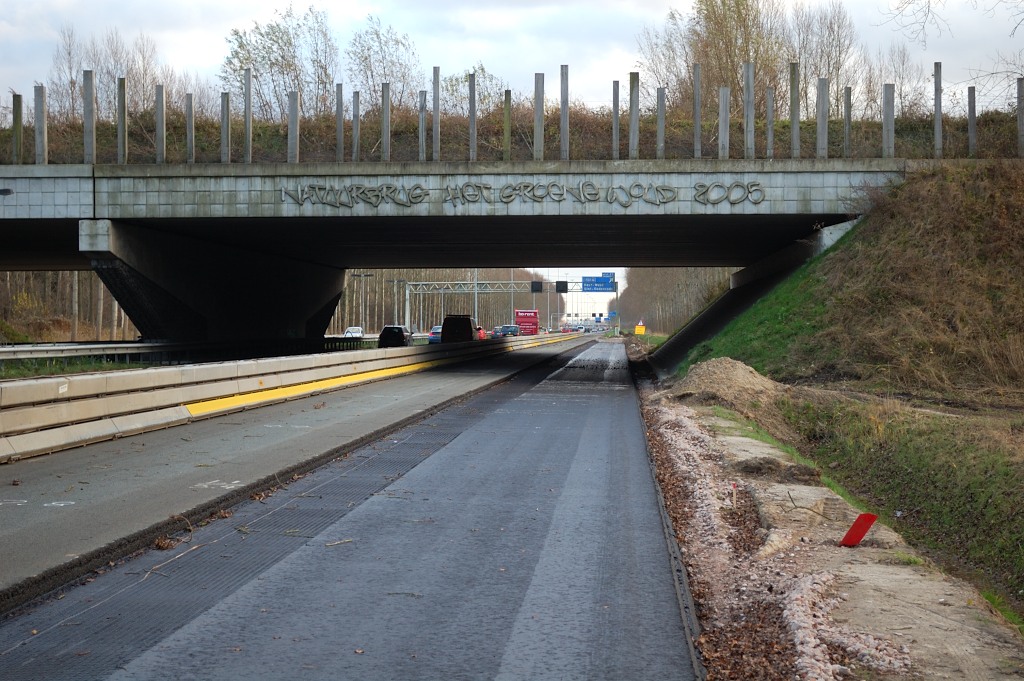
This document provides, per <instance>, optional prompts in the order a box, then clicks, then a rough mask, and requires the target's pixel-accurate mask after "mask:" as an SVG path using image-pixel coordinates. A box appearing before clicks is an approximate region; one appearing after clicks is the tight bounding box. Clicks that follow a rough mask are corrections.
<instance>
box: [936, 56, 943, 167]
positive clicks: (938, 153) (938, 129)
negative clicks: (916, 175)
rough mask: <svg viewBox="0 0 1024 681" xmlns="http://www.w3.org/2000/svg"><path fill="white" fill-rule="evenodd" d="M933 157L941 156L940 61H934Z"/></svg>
mask: <svg viewBox="0 0 1024 681" xmlns="http://www.w3.org/2000/svg"><path fill="white" fill-rule="evenodd" d="M935 158H942V62H940V61H937V62H935Z"/></svg>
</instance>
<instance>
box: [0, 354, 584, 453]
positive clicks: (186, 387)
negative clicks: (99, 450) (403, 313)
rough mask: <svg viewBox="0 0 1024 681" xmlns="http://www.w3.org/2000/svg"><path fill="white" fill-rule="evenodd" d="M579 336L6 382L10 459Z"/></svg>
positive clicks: (0, 422) (1, 406) (1, 442)
mask: <svg viewBox="0 0 1024 681" xmlns="http://www.w3.org/2000/svg"><path fill="white" fill-rule="evenodd" d="M571 338H576V334H572V335H568V334H566V335H563V334H558V335H550V336H520V337H517V338H512V337H510V338H504V339H494V340H487V341H483V342H480V341H472V342H469V343H448V344H435V345H417V346H412V347H403V348H385V349H380V350H354V351H347V352H332V353H320V354H315V355H302V356H295V357H274V358H265V359H256V360H244V361H239V362H215V363H209V364H193V365H185V366H180V367H158V368H153V369H127V370H123V371H110V372H102V373H93V374H70V375H67V376H49V377H44V378H37V379H19V380H13V381H0V463H10V462H13V461H17V460H19V459H23V458H29V457H32V456H39V455H42V454H49V453H52V452H56V451H60V450H63V449H70V448H72V447H78V446H81V445H85V444H90V443H93V442H99V441H102V440H111V439H115V438H118V437H125V436H129V435H136V434H138V433H142V432H146V431H149V430H157V429H160V428H167V427H170V426H175V425H181V424H183V423H188V422H190V421H193V420H196V419H199V418H208V417H212V416H218V415H221V414H225V413H230V412H232V411H239V410H242V409H249V408H253V407H258V406H263V405H266V404H272V403H276V402H282V401H285V400H289V399H296V398H299V397H306V396H308V395H314V394H317V393H320V392H326V391H330V390H337V389H339V388H343V387H346V386H349V385H353V384H356V383H363V382H368V381H373V380H380V379H382V378H390V377H392V376H395V375H398V374H401V373H410V372H413V371H423V370H425V369H429V368H432V367H436V366H440V365H442V364H449V363H454V362H463V361H466V360H469V359H473V358H477V357H483V356H487V355H493V354H498V353H502V352H509V351H514V350H519V349H525V348H530V347H536V346H538V345H543V344H547V343H554V342H560V341H565V340H569V339H571Z"/></svg>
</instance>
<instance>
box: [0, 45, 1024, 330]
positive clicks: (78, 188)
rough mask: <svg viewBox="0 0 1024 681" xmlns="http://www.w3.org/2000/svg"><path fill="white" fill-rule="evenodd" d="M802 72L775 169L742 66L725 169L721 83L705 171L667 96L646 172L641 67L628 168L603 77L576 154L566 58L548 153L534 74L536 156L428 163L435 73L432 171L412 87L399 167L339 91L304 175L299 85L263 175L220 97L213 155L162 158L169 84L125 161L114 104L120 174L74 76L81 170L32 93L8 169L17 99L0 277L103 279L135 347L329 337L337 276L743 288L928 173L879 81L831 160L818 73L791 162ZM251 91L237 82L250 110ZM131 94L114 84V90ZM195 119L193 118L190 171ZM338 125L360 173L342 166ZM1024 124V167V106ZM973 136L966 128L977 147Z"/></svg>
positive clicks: (188, 123) (938, 135)
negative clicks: (809, 115) (239, 150)
mask: <svg viewBox="0 0 1024 681" xmlns="http://www.w3.org/2000/svg"><path fill="white" fill-rule="evenodd" d="M797 66H798V65H796V64H793V65H791V84H790V89H791V92H790V99H791V107H790V121H789V125H790V130H791V131H794V132H793V134H791V135H790V137H791V143H792V150H791V152H790V158H786V159H782V158H775V153H774V146H773V135H772V131H773V130H774V125H775V122H774V118H773V116H774V113H773V110H772V109H771V107H769V108H768V112H767V120H766V121H764V123H765V129H766V130H767V139H766V141H765V146H764V149H765V158H761V159H759V158H755V140H754V132H755V129H756V128H757V124H756V122H755V120H754V98H753V92H754V82H753V66H752V65H749V64H748V65H746V66H745V83H746V85H745V87H744V93H743V99H744V110H743V124H742V135H743V149H744V153H743V155H744V158H743V159H742V160H740V159H731V158H729V149H730V145H729V134H730V129H731V127H730V121H729V107H728V102H729V96H728V89H727V88H723V89H722V90H721V91H720V98H721V101H720V106H719V120H718V132H717V142H718V158H716V159H709V158H707V157H706V156H705V155H704V154H702V152H701V135H702V130H703V128H702V125H701V123H700V116H701V107H700V105H699V102H695V103H694V111H693V121H694V144H693V149H692V152H693V155H694V158H692V159H666V158H664V143H663V139H664V130H665V124H666V121H665V110H664V105H663V97H664V92H663V89H662V90H659V109H658V115H657V127H658V145H657V153H656V158H654V159H650V160H642V159H640V158H639V155H638V135H639V132H638V131H639V106H638V101H639V99H638V90H639V81H638V76H637V74H630V84H629V121H630V123H629V129H628V136H629V144H628V148H629V159H628V160H620V159H619V157H618V148H619V140H618V132H619V131H618V126H617V121H618V120H619V115H618V82H617V81H615V82H614V83H613V86H614V92H615V99H614V104H613V111H612V120H613V126H612V140H611V145H610V148H611V149H612V157H611V158H610V159H608V160H569V147H568V140H569V129H568V128H569V102H568V75H567V67H565V66H563V67H562V82H561V86H562V87H561V90H562V103H561V107H562V110H561V129H560V131H559V139H560V142H561V155H560V156H561V157H560V159H559V160H557V161H555V160H546V159H545V158H544V138H545V121H544V116H543V111H544V102H545V99H544V92H543V85H542V83H543V79H542V78H538V82H537V88H536V92H535V102H534V108H535V111H536V113H535V117H534V118H535V120H534V132H533V145H534V149H533V160H532V161H516V162H513V161H509V160H505V161H503V162H497V161H478V160H477V159H476V153H475V150H476V140H475V136H474V131H475V129H476V128H475V120H476V119H475V109H474V108H473V107H471V115H470V146H469V149H470V151H469V158H468V159H467V160H465V161H462V162H451V161H442V160H440V156H439V149H440V147H439V133H438V129H439V128H438V125H439V123H438V122H439V115H438V109H437V103H438V101H439V81H438V69H437V68H435V69H434V114H433V117H432V124H433V134H432V135H431V140H432V143H433V145H434V150H433V160H432V161H430V162H427V160H426V144H425V140H426V137H427V126H426V120H427V118H426V108H425V106H426V104H425V103H426V92H425V91H421V92H420V130H419V140H420V149H419V160H418V161H417V162H392V161H391V156H390V137H391V132H390V108H389V102H390V98H389V95H388V91H387V86H386V85H385V86H384V88H383V91H382V99H381V101H382V104H383V106H382V111H381V112H380V116H381V138H380V144H381V158H380V160H379V161H374V162H366V161H364V160H360V157H359V152H358V150H359V148H360V147H359V133H358V129H359V125H358V123H359V115H358V110H359V107H358V94H359V93H353V107H352V111H353V118H352V121H351V122H350V123H349V122H347V121H345V120H344V112H343V106H342V101H343V98H342V91H341V86H340V85H338V86H337V97H336V99H337V103H338V112H337V141H336V151H337V159H336V160H337V162H334V163H302V162H300V159H299V139H300V135H299V130H300V123H301V120H300V115H299V113H300V106H299V100H298V95H297V94H296V93H292V95H293V96H292V97H291V98H290V101H289V120H288V157H287V161H288V162H287V163H261V164H254V163H252V162H251V151H252V119H251V107H250V106H249V105H248V104H247V106H246V112H247V113H246V117H245V120H244V127H245V135H244V140H245V152H244V153H243V159H242V162H241V163H232V162H231V149H230V143H229V142H230V139H231V133H230V128H231V116H230V105H229V102H228V100H227V96H226V95H225V96H224V99H223V101H222V120H221V140H222V142H221V163H219V164H216V163H200V164H197V163H192V162H188V163H184V164H167V163H165V146H166V143H167V134H166V116H165V115H164V106H165V103H164V101H163V90H162V87H161V86H157V92H156V101H155V109H154V111H155V119H156V129H155V133H154V138H155V146H156V154H155V158H156V163H155V164H130V163H128V160H127V157H126V150H125V147H124V140H125V139H126V131H127V118H126V112H125V111H124V110H123V108H122V109H120V110H119V111H118V116H117V128H118V149H117V156H118V163H117V164H110V165H105V164H99V163H97V162H96V159H97V153H96V112H95V106H94V102H95V97H94V83H93V74H92V72H91V71H86V72H84V74H83V131H84V143H83V148H84V154H83V159H82V160H83V163H81V164H73V165H51V164H49V163H48V161H47V159H48V151H47V136H46V127H47V119H46V97H45V88H43V87H42V86H37V87H36V93H35V94H36V99H35V116H36V120H35V126H34V134H35V159H36V161H35V164H34V165H18V164H19V163H20V161H21V159H22V157H23V153H22V152H23V149H22V137H23V136H22V129H21V115H20V112H21V101H20V96H19V95H15V103H14V106H13V110H14V114H15V115H14V119H15V127H14V129H13V133H14V134H13V140H14V155H13V158H14V160H13V164H12V165H6V166H4V165H0V240H2V243H3V248H2V249H0V269H7V270H10V269H41V270H54V269H58V270H59V269H64V270H68V269H94V270H95V271H96V272H97V273H98V274H99V276H100V277H101V279H102V280H103V281H104V283H105V284H106V285H107V287H108V288H109V289H110V291H111V292H112V293H113V294H114V296H115V297H116V298H117V300H118V302H119V303H120V304H121V306H122V308H123V309H124V310H125V312H126V313H127V314H128V316H129V317H130V318H131V319H132V321H133V323H134V324H135V325H136V327H137V328H138V329H139V330H140V331H141V332H142V333H143V335H144V336H145V337H147V338H151V339H170V340H281V339H310V340H314V339H318V338H322V336H323V333H324V331H325V329H326V328H327V325H328V323H329V322H330V319H331V317H332V315H333V313H334V310H335V308H336V305H337V302H338V300H339V299H340V296H341V293H342V286H343V281H344V273H345V270H346V269H348V268H352V267H410V266H411V267H446V266H461V267H465V266H478V267H514V266H524V265H527V266H540V267H543V266H559V267H563V266H586V265H602V266H604V265H607V266H673V267H679V266H700V267H704V266H730V267H738V268H744V270H743V271H742V272H740V273H739V274H738V275H735V276H734V277H733V285H734V288H741V287H744V286H746V285H747V284H749V283H751V282H755V281H766V280H769V279H770V278H771V277H773V276H776V275H778V273H780V272H784V271H787V270H788V269H791V268H792V267H793V266H794V265H795V264H797V263H799V262H802V261H803V260H804V259H806V258H807V257H808V256H809V255H810V254H812V253H813V252H814V251H815V250H816V249H820V248H822V247H823V246H824V245H826V243H827V240H828V239H829V238H831V237H832V236H834V235H833V234H832V231H833V230H831V229H830V228H832V227H833V226H835V225H840V224H842V223H845V222H847V221H848V220H849V219H850V218H851V217H853V216H856V215H857V214H859V213H860V212H861V211H862V210H863V209H864V208H865V206H866V204H865V202H864V200H863V199H864V196H865V193H866V192H868V191H869V190H871V189H873V188H883V187H886V186H889V185H890V184H891V183H893V182H900V181H902V179H903V178H904V177H905V176H906V173H907V172H908V171H909V170H912V169H913V166H915V165H919V164H929V163H931V161H908V160H903V159H897V158H894V150H895V144H894V138H893V134H894V130H895V126H894V116H893V101H894V99H893V98H894V95H893V86H892V85H885V86H884V93H883V100H884V106H883V109H884V112H883V120H882V126H881V140H880V145H879V147H880V151H881V158H856V159H854V158H850V154H849V153H848V152H846V153H844V158H829V157H828V149H829V140H828V130H829V122H830V121H829V111H828V107H827V106H825V104H826V103H827V102H828V101H829V98H828V82H827V80H825V79H819V81H818V102H819V106H818V110H817V112H816V119H817V120H816V122H815V125H814V127H815V132H814V135H815V137H816V147H817V152H816V156H815V157H814V158H800V134H799V130H800V126H801V120H800V117H799V97H798V95H799V93H798V89H797V88H798V85H797V83H798V81H799V79H798V78H797V77H796V75H797V68H796V67H797ZM938 73H940V65H939V64H936V74H938ZM541 75H542V74H538V76H541ZM695 77H699V73H697V74H695ZM250 78H251V74H250V73H248V72H246V83H247V85H246V92H247V93H249V94H248V95H247V97H246V100H247V102H248V101H249V99H250V97H251V88H250V86H249V81H250ZM936 79H937V81H936V82H939V80H940V79H939V78H938V75H937V76H936ZM124 88H125V83H124V79H123V78H122V79H119V82H118V90H119V92H122V93H123V91H124ZM847 89H848V88H847ZM470 90H471V92H472V87H471V88H470ZM847 94H848V93H847ZM971 95H972V96H973V92H972V93H971ZM509 99H510V98H509V96H508V93H506V103H505V107H506V111H505V114H506V117H505V120H506V124H505V139H504V157H505V159H508V158H510V157H509V148H510V132H509V124H508V120H509V115H510V113H509V106H510V104H509ZM1018 99H1020V100H1022V101H1024V82H1018ZM846 100H847V105H846V107H845V112H844V118H845V129H846V132H845V137H846V140H845V143H844V148H848V147H849V144H848V143H849V128H850V116H851V114H850V107H849V104H848V102H849V97H848V96H847V97H846ZM189 101H190V100H189ZM470 101H471V102H472V101H473V97H472V96H471V97H470ZM769 101H771V98H769ZM972 101H973V100H972ZM935 113H936V115H935V121H936V125H935V155H934V156H935V158H936V159H940V158H942V140H943V135H942V129H941V121H942V117H941V90H940V89H939V88H936V105H935ZM972 121H973V118H972ZM194 123H195V122H194V117H193V116H192V114H191V109H190V108H189V107H188V106H186V110H185V131H184V132H185V135H184V137H185V139H186V150H185V153H186V158H187V159H190V160H194V153H195V148H194V138H195V134H194V133H195V130H194ZM346 125H347V126H348V128H347V131H348V132H349V133H350V138H349V139H350V140H351V141H352V156H353V159H352V160H351V161H346V159H345V154H344V151H345V146H344V141H345V139H346V134H345V133H346ZM1018 128H1019V130H1020V135H1019V137H1020V144H1019V147H1020V150H1021V153H1022V154H1024V115H1021V116H1019V121H1018ZM974 141H975V137H973V136H972V146H971V148H972V149H973V145H974ZM343 161H344V162H343Z"/></svg>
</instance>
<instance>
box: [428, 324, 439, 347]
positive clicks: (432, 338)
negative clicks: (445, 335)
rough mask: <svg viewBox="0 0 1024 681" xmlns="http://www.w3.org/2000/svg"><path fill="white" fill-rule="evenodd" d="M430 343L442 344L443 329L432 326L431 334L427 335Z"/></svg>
mask: <svg viewBox="0 0 1024 681" xmlns="http://www.w3.org/2000/svg"><path fill="white" fill-rule="evenodd" d="M427 342H428V343H440V342H441V327H440V326H432V327H430V333H428V334H427Z"/></svg>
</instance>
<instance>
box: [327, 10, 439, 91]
mask: <svg viewBox="0 0 1024 681" xmlns="http://www.w3.org/2000/svg"><path fill="white" fill-rule="evenodd" d="M345 56H346V57H348V75H349V77H350V78H351V79H352V84H353V89H354V90H360V91H362V92H364V93H365V95H366V99H365V101H367V102H368V103H369V108H370V109H371V110H373V109H376V108H379V107H380V101H379V100H380V92H381V84H382V83H388V84H389V85H390V91H391V102H392V104H393V105H394V106H395V107H397V108H416V105H417V99H418V97H419V91H420V90H422V89H423V75H422V74H423V69H422V67H421V65H420V60H419V56H418V55H417V53H416V46H415V45H414V44H413V42H412V40H411V39H410V38H409V36H408V35H406V34H402V35H398V34H397V33H396V32H395V30H394V29H393V28H392V27H390V26H388V27H387V28H383V27H382V26H381V23H380V19H379V18H377V17H374V16H372V15H371V16H369V17H368V18H367V27H366V28H365V29H364V30H362V31H357V32H356V34H355V35H354V36H352V40H351V41H349V44H348V48H346V50H345Z"/></svg>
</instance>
